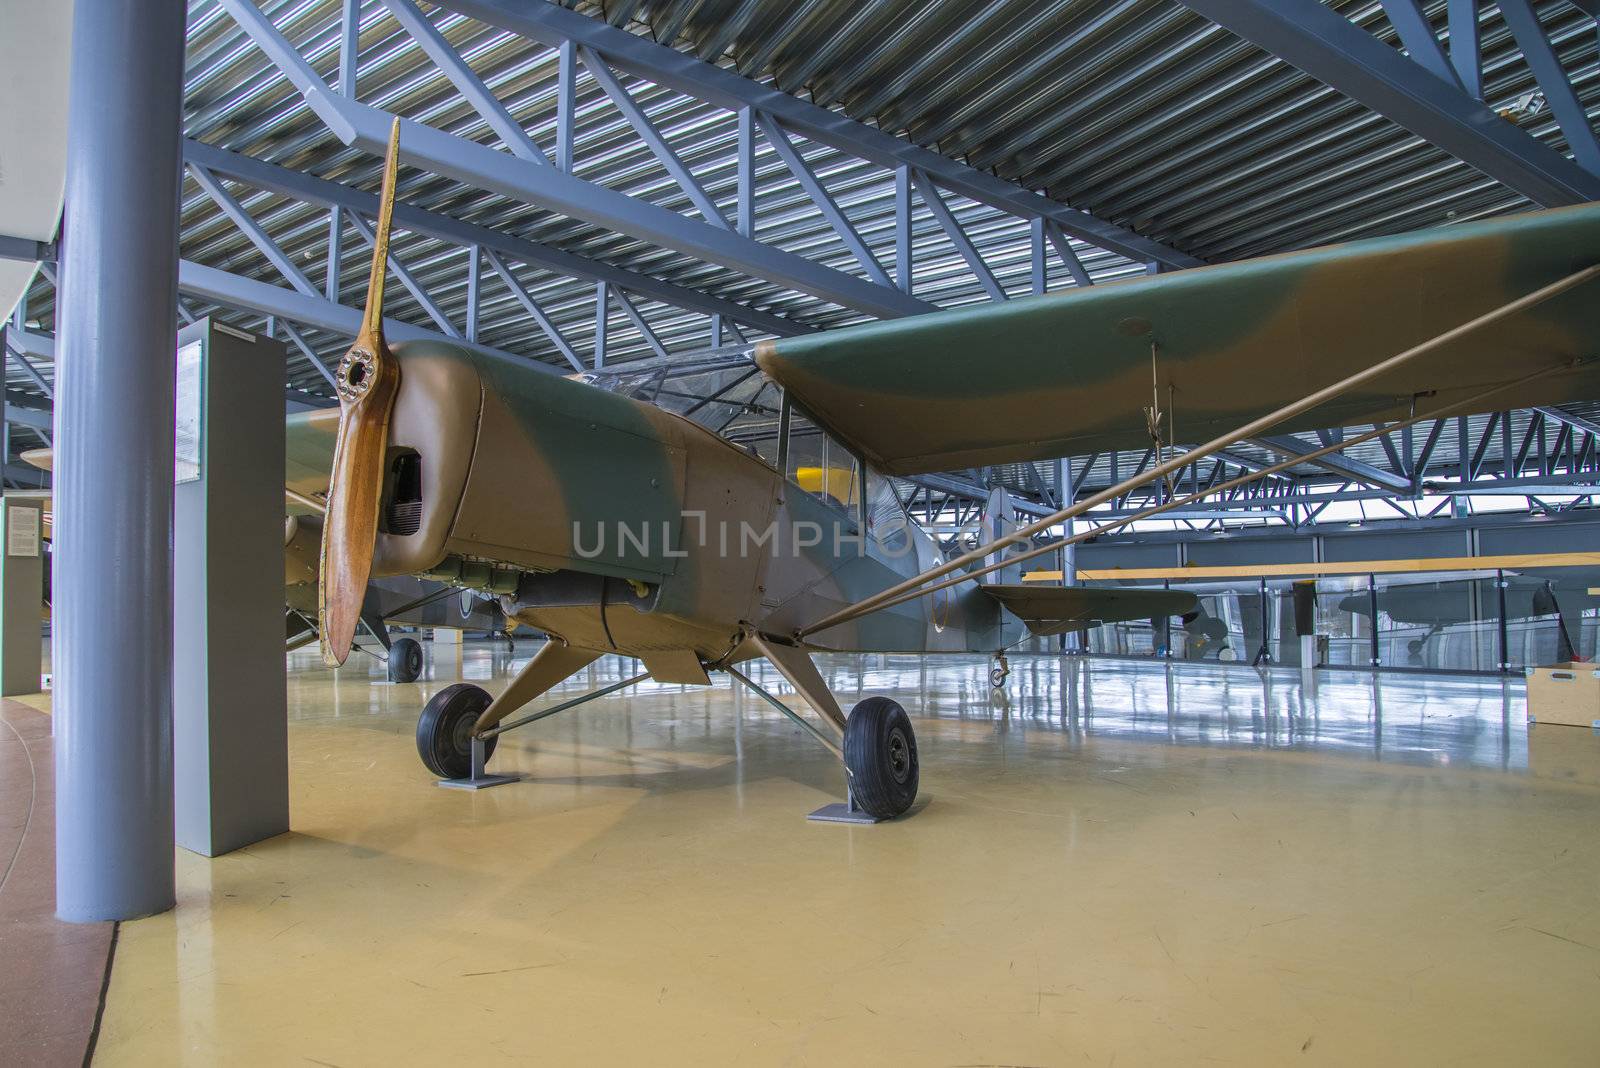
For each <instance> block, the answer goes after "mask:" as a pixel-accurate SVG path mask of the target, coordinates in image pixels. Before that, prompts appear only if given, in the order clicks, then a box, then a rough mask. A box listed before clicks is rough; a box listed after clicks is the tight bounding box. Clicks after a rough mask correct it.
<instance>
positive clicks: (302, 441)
mask: <svg viewBox="0 0 1600 1068" xmlns="http://www.w3.org/2000/svg"><path fill="white" fill-rule="evenodd" d="M338 431H339V409H337V408H316V409H313V410H311V411H307V412H295V413H293V414H292V415H290V416H288V417H287V418H285V420H284V424H283V435H284V440H283V484H284V485H285V486H286V487H288V488H289V489H291V490H293V491H294V492H296V493H300V494H304V495H305V496H308V497H309V496H312V495H313V494H318V493H323V492H325V491H326V490H327V488H328V478H329V476H330V475H331V473H332V471H333V442H334V438H335V436H336V435H337V434H338ZM310 510H311V509H309V508H303V507H301V508H292V509H291V511H306V512H309V511H310Z"/></svg>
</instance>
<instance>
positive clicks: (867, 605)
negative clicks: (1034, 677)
mask: <svg viewBox="0 0 1600 1068" xmlns="http://www.w3.org/2000/svg"><path fill="white" fill-rule="evenodd" d="M1597 276H1600V265H1596V266H1593V267H1586V268H1584V269H1583V270H1581V271H1575V272H1573V273H1572V274H1569V275H1567V276H1566V277H1564V278H1561V279H1558V280H1557V281H1555V282H1552V283H1550V284H1549V285H1547V286H1543V287H1541V288H1539V289H1536V290H1534V291H1533V292H1532V293H1529V294H1527V295H1525V296H1522V297H1519V298H1517V299H1516V300H1514V301H1511V302H1510V303H1508V304H1502V305H1501V306H1500V307H1498V308H1495V309H1494V310H1492V311H1489V312H1485V313H1484V314H1483V315H1480V316H1478V317H1477V318H1475V319H1471V320H1469V321H1467V322H1465V323H1462V324H1461V325H1460V326H1456V327H1453V328H1451V329H1449V330H1447V331H1445V332H1444V333H1442V334H1439V335H1437V336H1435V337H1432V338H1430V339H1428V340H1427V341H1424V342H1422V343H1421V344H1419V345H1414V346H1412V347H1411V348H1409V349H1406V350H1405V351H1404V352H1400V353H1397V354H1396V355H1394V356H1391V357H1389V358H1388V359H1387V360H1383V361H1381V362H1379V363H1375V364H1373V365H1372V366H1371V367H1368V368H1367V369H1366V370H1364V371H1358V372H1356V373H1355V374H1353V375H1350V376H1349V377H1348V378H1344V379H1341V380H1340V381H1338V382H1335V383H1333V384H1332V385H1328V386H1324V387H1323V388H1322V389H1319V390H1317V391H1316V392H1314V393H1311V394H1308V395H1306V396H1305V397H1302V398H1301V399H1300V400H1297V401H1295V402H1293V403H1292V404H1287V405H1285V406H1283V407H1282V408H1279V409H1277V410H1276V411H1272V412H1268V413H1267V414H1266V415H1264V416H1261V417H1260V418H1258V419H1253V420H1251V421H1250V422H1248V423H1246V424H1245V425H1244V426H1242V427H1239V428H1238V429H1236V430H1232V431H1229V432H1228V433H1226V434H1223V435H1221V436H1219V437H1216V438H1213V439H1211V440H1210V441H1208V442H1206V443H1205V444H1204V445H1200V446H1197V447H1196V448H1194V449H1191V450H1189V451H1188V452H1183V453H1179V454H1178V455H1177V456H1174V457H1173V458H1172V459H1170V460H1167V461H1165V462H1164V463H1160V464H1157V465H1156V466H1155V467H1154V468H1152V469H1151V470H1149V471H1146V472H1142V473H1140V474H1137V475H1135V476H1133V477H1132V478H1129V479H1125V480H1124V481H1122V482H1119V483H1118V484H1117V485H1115V486H1112V487H1110V488H1109V489H1104V490H1101V491H1100V492H1099V493H1097V494H1095V495H1093V496H1092V497H1088V498H1086V499H1084V500H1082V501H1079V502H1077V503H1076V504H1073V505H1070V506H1068V507H1066V508H1062V509H1060V510H1059V511H1056V512H1053V513H1051V514H1050V515H1047V516H1045V517H1044V518H1043V519H1037V520H1035V521H1034V522H1032V523H1029V524H1028V525H1027V526H1025V527H1022V528H1021V529H1019V530H1016V531H1014V532H1013V533H1011V534H1008V535H1006V536H1004V537H1001V538H996V539H995V540H993V541H991V542H989V543H988V544H986V545H980V546H978V547H977V548H976V549H973V550H971V551H970V552H966V553H962V554H961V555H960V556H957V557H954V558H952V559H950V560H947V561H945V562H944V563H942V564H939V565H937V566H935V567H931V568H929V569H928V570H926V571H924V572H922V573H921V574H918V575H913V576H912V577H911V578H909V579H906V580H905V581H903V582H899V583H896V584H895V585H893V586H890V587H888V588H886V589H884V590H881V591H879V592H878V593H875V594H873V595H872V596H870V597H866V598H863V599H862V600H860V601H857V602H856V603H855V604H852V605H847V606H845V607H844V608H841V609H840V610H839V611H837V612H834V613H832V614H830V615H827V616H824V617H823V618H822V619H819V620H818V621H817V622H815V623H813V624H811V625H810V626H808V627H804V628H801V629H800V630H798V631H796V632H795V637H796V638H804V637H806V636H808V635H811V634H815V633H817V632H818V631H822V630H827V629H828V628H829V627H835V626H838V625H839V624H841V623H848V622H849V621H850V620H852V619H857V618H859V617H861V616H864V615H866V614H868V613H869V612H876V611H878V610H879V609H882V608H888V607H890V606H891V605H894V604H902V603H904V602H905V601H909V600H912V599H914V598H916V597H920V596H923V595H924V594H928V593H932V592H934V590H935V589H943V588H945V587H946V586H951V585H955V584H956V583H958V582H963V581H965V580H967V579H969V578H975V577H977V576H978V575H982V574H986V573H987V572H989V571H992V570H994V568H993V567H980V568H978V569H977V570H975V571H969V572H965V573H964V574H962V575H961V576H959V577H958V578H957V579H954V580H952V581H950V582H947V583H943V584H941V585H940V586H938V587H929V588H927V589H922V588H921V587H923V586H925V585H926V584H927V583H929V582H932V581H933V580H934V579H937V578H942V577H943V576H945V575H948V574H950V573H951V572H952V571H956V570H959V569H961V568H964V567H966V566H968V565H970V564H975V563H980V562H981V561H982V560H983V558H984V557H986V556H989V555H991V554H993V553H996V552H999V551H1000V550H1001V549H1004V548H1005V547H1006V546H1008V545H1022V544H1026V543H1027V542H1028V540H1029V539H1030V538H1032V537H1033V536H1034V535H1035V534H1040V533H1043V532H1044V531H1045V530H1048V529H1049V528H1050V527H1053V526H1055V525H1056V524H1058V523H1062V522H1064V521H1066V520H1068V519H1071V518H1073V517H1075V516H1078V515H1081V514H1082V513H1084V512H1087V511H1088V510H1089V509H1091V508H1095V507H1098V506H1099V505H1102V504H1104V503H1105V502H1107V501H1109V500H1112V499H1113V498H1115V497H1118V496H1120V495H1122V494H1124V493H1127V492H1128V491H1130V490H1133V489H1137V488H1138V487H1139V486H1142V485H1144V484H1145V483H1147V482H1153V481H1155V480H1156V479H1164V478H1166V477H1167V476H1168V475H1170V474H1172V473H1174V472H1176V471H1179V470H1181V469H1182V468H1184V467H1187V466H1188V465H1189V464H1192V463H1194V462H1195V461H1196V460H1199V459H1202V458H1204V457H1206V456H1209V455H1210V454H1212V453H1214V452H1216V451H1217V450H1219V449H1225V448H1227V447H1228V446H1230V445H1233V444H1235V443H1237V442H1239V441H1241V440H1243V439H1244V438H1248V437H1253V436H1255V435H1256V434H1259V433H1261V432H1262V431H1264V430H1267V429H1270V428H1271V427H1272V426H1273V425H1274V424H1276V423H1281V422H1283V421H1284V420H1286V419H1292V418H1294V417H1295V416H1297V415H1301V414H1303V413H1305V412H1308V411H1310V410H1311V409H1312V408H1315V407H1317V406H1318V405H1320V404H1324V403H1326V402H1328V401H1330V400H1332V399H1334V398H1335V397H1338V396H1340V395H1341V394H1344V393H1348V392H1349V391H1350V390H1352V389H1355V388H1357V387H1359V386H1362V385H1364V384H1366V383H1367V382H1370V381H1372V380H1373V379H1375V378H1380V377H1382V376H1383V375H1385V374H1388V373H1389V372H1391V371H1393V370H1395V369H1396V368H1398V367H1400V366H1402V365H1404V364H1406V363H1408V362H1410V361H1412V360H1414V359H1416V358H1417V357H1419V356H1423V355H1425V354H1427V353H1430V352H1433V351H1434V350H1436V349H1439V348H1442V347H1444V346H1446V345H1449V344H1451V343H1452V342H1455V341H1457V340H1459V339H1460V338H1462V337H1464V336H1466V335H1467V334H1470V333H1472V332H1473V331H1474V330H1479V329H1481V328H1483V327H1485V326H1488V325H1490V324H1492V323H1495V322H1498V321H1499V320H1501V319H1504V318H1507V317H1508V316H1512V315H1516V314H1518V313H1520V312H1523V311H1526V310H1527V309H1529V308H1532V307H1534V306H1536V305H1539V304H1542V303H1544V302H1545V301H1547V300H1550V299H1551V298H1552V297H1556V296H1559V295H1560V294H1562V293H1565V292H1566V291H1567V290H1569V289H1572V288H1573V287H1575V286H1579V285H1582V284H1583V283H1584V282H1587V281H1589V280H1591V279H1593V278H1595V277H1597ZM1568 369H1569V368H1567V367H1562V366H1558V367H1554V368H1550V369H1547V370H1546V371H1543V372H1539V373H1538V374H1535V375H1530V376H1527V378H1525V379H1523V380H1522V381H1526V380H1528V379H1531V378H1536V377H1541V376H1542V375H1544V374H1548V373H1553V372H1555V371H1564V370H1568ZM1520 384H1521V381H1519V382H1507V383H1504V384H1502V385H1499V386H1495V387H1493V388H1492V389H1490V390H1489V391H1488V392H1489V393H1499V392H1502V391H1504V390H1507V389H1510V388H1511V387H1512V386H1513V385H1520ZM1482 396H1483V394H1480V395H1479V396H1477V397H1473V398H1470V400H1471V401H1473V402H1477V401H1479V400H1481V399H1482ZM1465 403H1466V402H1461V403H1458V404H1455V405H1451V406H1450V408H1449V409H1442V410H1441V412H1435V413H1434V414H1435V415H1438V414H1441V413H1442V411H1446V410H1452V409H1455V408H1460V407H1462V406H1463V405H1464V404H1465ZM1415 421H1416V417H1412V418H1410V419H1408V420H1405V421H1404V422H1403V423H1397V424H1394V426H1401V425H1409V424H1410V423H1413V422H1415ZM1393 428H1394V427H1386V428H1385V430H1384V431H1374V432H1373V433H1372V434H1370V435H1366V436H1364V437H1363V438H1362V439H1357V440H1366V439H1367V438H1370V437H1376V436H1377V434H1378V433H1381V432H1386V431H1387V430H1390V429H1393ZM1353 444H1355V441H1345V442H1341V443H1339V444H1338V445H1337V446H1332V447H1329V448H1327V449H1325V450H1319V452H1317V453H1312V454H1308V455H1306V456H1299V457H1295V458H1294V459H1293V461H1292V462H1290V461H1285V462H1284V463H1282V464H1277V465H1274V466H1273V467H1269V468H1266V469H1264V470H1262V471H1259V472H1254V473H1253V474H1252V475H1251V477H1244V478H1242V479H1235V480H1234V481H1233V482H1231V483H1227V484H1225V485H1224V486H1219V487H1216V488H1214V489H1211V490H1208V491H1207V493H1216V492H1218V491H1219V490H1222V489H1225V488H1230V487H1231V486H1233V485H1237V484H1240V482H1241V481H1253V480H1254V479H1256V478H1261V477H1263V476H1265V475H1267V474H1271V473H1275V472H1277V471H1281V470H1283V469H1284V468H1286V467H1289V466H1293V465H1294V464H1301V463H1305V462H1306V461H1307V460H1308V459H1311V458H1312V457H1314V456H1319V455H1324V454H1326V453H1327V452H1333V451H1336V450H1337V449H1344V448H1349V447H1350V446H1351V445H1353ZM1205 495H1206V494H1198V495H1194V494H1191V495H1190V496H1188V497H1185V498H1181V499H1179V500H1174V501H1169V502H1167V504H1166V505H1165V506H1164V507H1162V508H1158V509H1156V510H1155V511H1165V510H1166V508H1172V507H1176V506H1177V505H1178V504H1180V503H1189V502H1191V501H1193V500H1194V499H1195V498H1196V496H1205ZM1150 514H1154V512H1148V513H1144V514H1142V515H1139V516H1134V517H1131V518H1130V519H1128V520H1127V522H1132V521H1133V519H1137V518H1144V517H1145V516H1147V515H1150ZM1116 525H1120V524H1116ZM1108 529H1109V528H1108ZM1091 533H1098V532H1091ZM1084 536H1085V537H1087V536H1089V535H1087V534H1086V535H1084ZM1074 540H1077V539H1074ZM1061 544H1062V543H1059V542H1058V543H1052V544H1051V546H1050V548H1051V549H1056V548H1059V547H1060V545H1061ZM1036 555H1037V553H1036ZM1022 558H1023V557H1017V556H1013V557H1009V558H1007V559H1006V560H1005V561H1004V563H1005V564H1007V565H1009V564H1014V563H1016V562H1017V560H1018V559H1022Z"/></svg>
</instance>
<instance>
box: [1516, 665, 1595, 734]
mask: <svg viewBox="0 0 1600 1068" xmlns="http://www.w3.org/2000/svg"><path fill="white" fill-rule="evenodd" d="M1528 718H1529V719H1531V720H1533V721H1535V722H1537V723H1560V724H1565V725H1566V726H1569V727H1600V671H1597V670H1595V666H1594V665H1593V664H1552V665H1550V666H1549V667H1533V668H1529V669H1528Z"/></svg>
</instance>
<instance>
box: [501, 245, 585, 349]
mask: <svg viewBox="0 0 1600 1068" xmlns="http://www.w3.org/2000/svg"><path fill="white" fill-rule="evenodd" d="M483 258H484V259H486V260H488V261H489V266H490V267H491V268H493V269H494V273H495V274H497V275H499V276H500V281H502V282H504V283H505V286H506V288H507V289H509V290H510V291H511V295H512V296H513V297H515V298H516V300H517V303H518V304H521V305H522V308H523V310H524V311H526V312H527V313H528V314H529V315H531V316H533V321H534V322H536V323H538V324H539V329H540V330H543V331H544V333H545V336H546V337H548V338H549V339H550V341H551V343H552V344H554V345H555V347H556V348H557V349H559V350H560V352H561V355H562V356H565V357H566V360H567V362H568V363H570V364H571V365H572V369H573V370H574V371H587V370H588V368H587V367H585V366H584V365H583V361H582V360H580V359H578V354H577V353H576V352H575V351H573V348H572V345H571V343H570V342H568V341H567V337H566V335H565V334H563V333H562V332H561V328H560V327H559V326H557V325H556V324H555V321H554V320H552V319H551V318H550V316H548V315H546V314H545V310H544V309H543V308H541V307H540V306H539V302H538V301H536V300H534V299H533V296H532V295H531V294H530V293H529V292H528V291H527V289H525V288H524V287H523V285H522V283H521V282H519V281H517V276H516V275H514V274H512V273H511V268H510V267H508V266H506V264H505V263H504V262H503V261H502V260H501V259H500V257H499V256H496V255H495V254H494V250H493V249H487V248H486V249H484V250H483Z"/></svg>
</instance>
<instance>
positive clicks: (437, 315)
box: [312, 213, 462, 341]
mask: <svg viewBox="0 0 1600 1068" xmlns="http://www.w3.org/2000/svg"><path fill="white" fill-rule="evenodd" d="M350 227H351V229H353V230H355V232H356V236H357V237H359V238H361V240H362V241H363V242H364V243H365V244H366V246H367V247H368V248H375V247H376V245H377V240H378V238H377V235H376V234H375V233H374V232H373V229H372V227H371V226H370V225H368V223H367V220H365V219H363V218H362V217H361V216H359V215H356V214H354V213H352V214H351V216H350ZM389 270H391V271H393V272H394V274H395V277H396V278H398V279H400V284H401V285H403V286H405V287H406V291H407V292H408V293H410V294H411V296H412V298H413V299H414V300H416V302H417V303H418V304H420V305H422V310H423V311H425V312H427V313H428V318H430V319H432V320H433V321H434V323H435V324H436V325H437V326H438V327H439V329H440V330H442V331H444V333H445V335H446V336H448V337H449V338H451V339H452V340H454V341H460V340H462V336H461V331H460V330H458V329H456V324H455V323H452V322H451V321H450V317H449V316H447V315H445V313H444V310H443V309H442V308H440V307H439V305H437V304H435V303H434V302H433V298H432V297H430V296H428V291H427V289H426V288H425V287H424V286H423V285H422V283H421V282H418V281H417V279H416V276H415V275H413V274H412V273H411V272H410V271H409V270H407V269H406V265H405V264H403V263H401V262H400V257H399V256H397V255H395V253H394V246H393V245H391V246H390V251H389ZM312 292H313V294H315V290H313V291H312Z"/></svg>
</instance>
